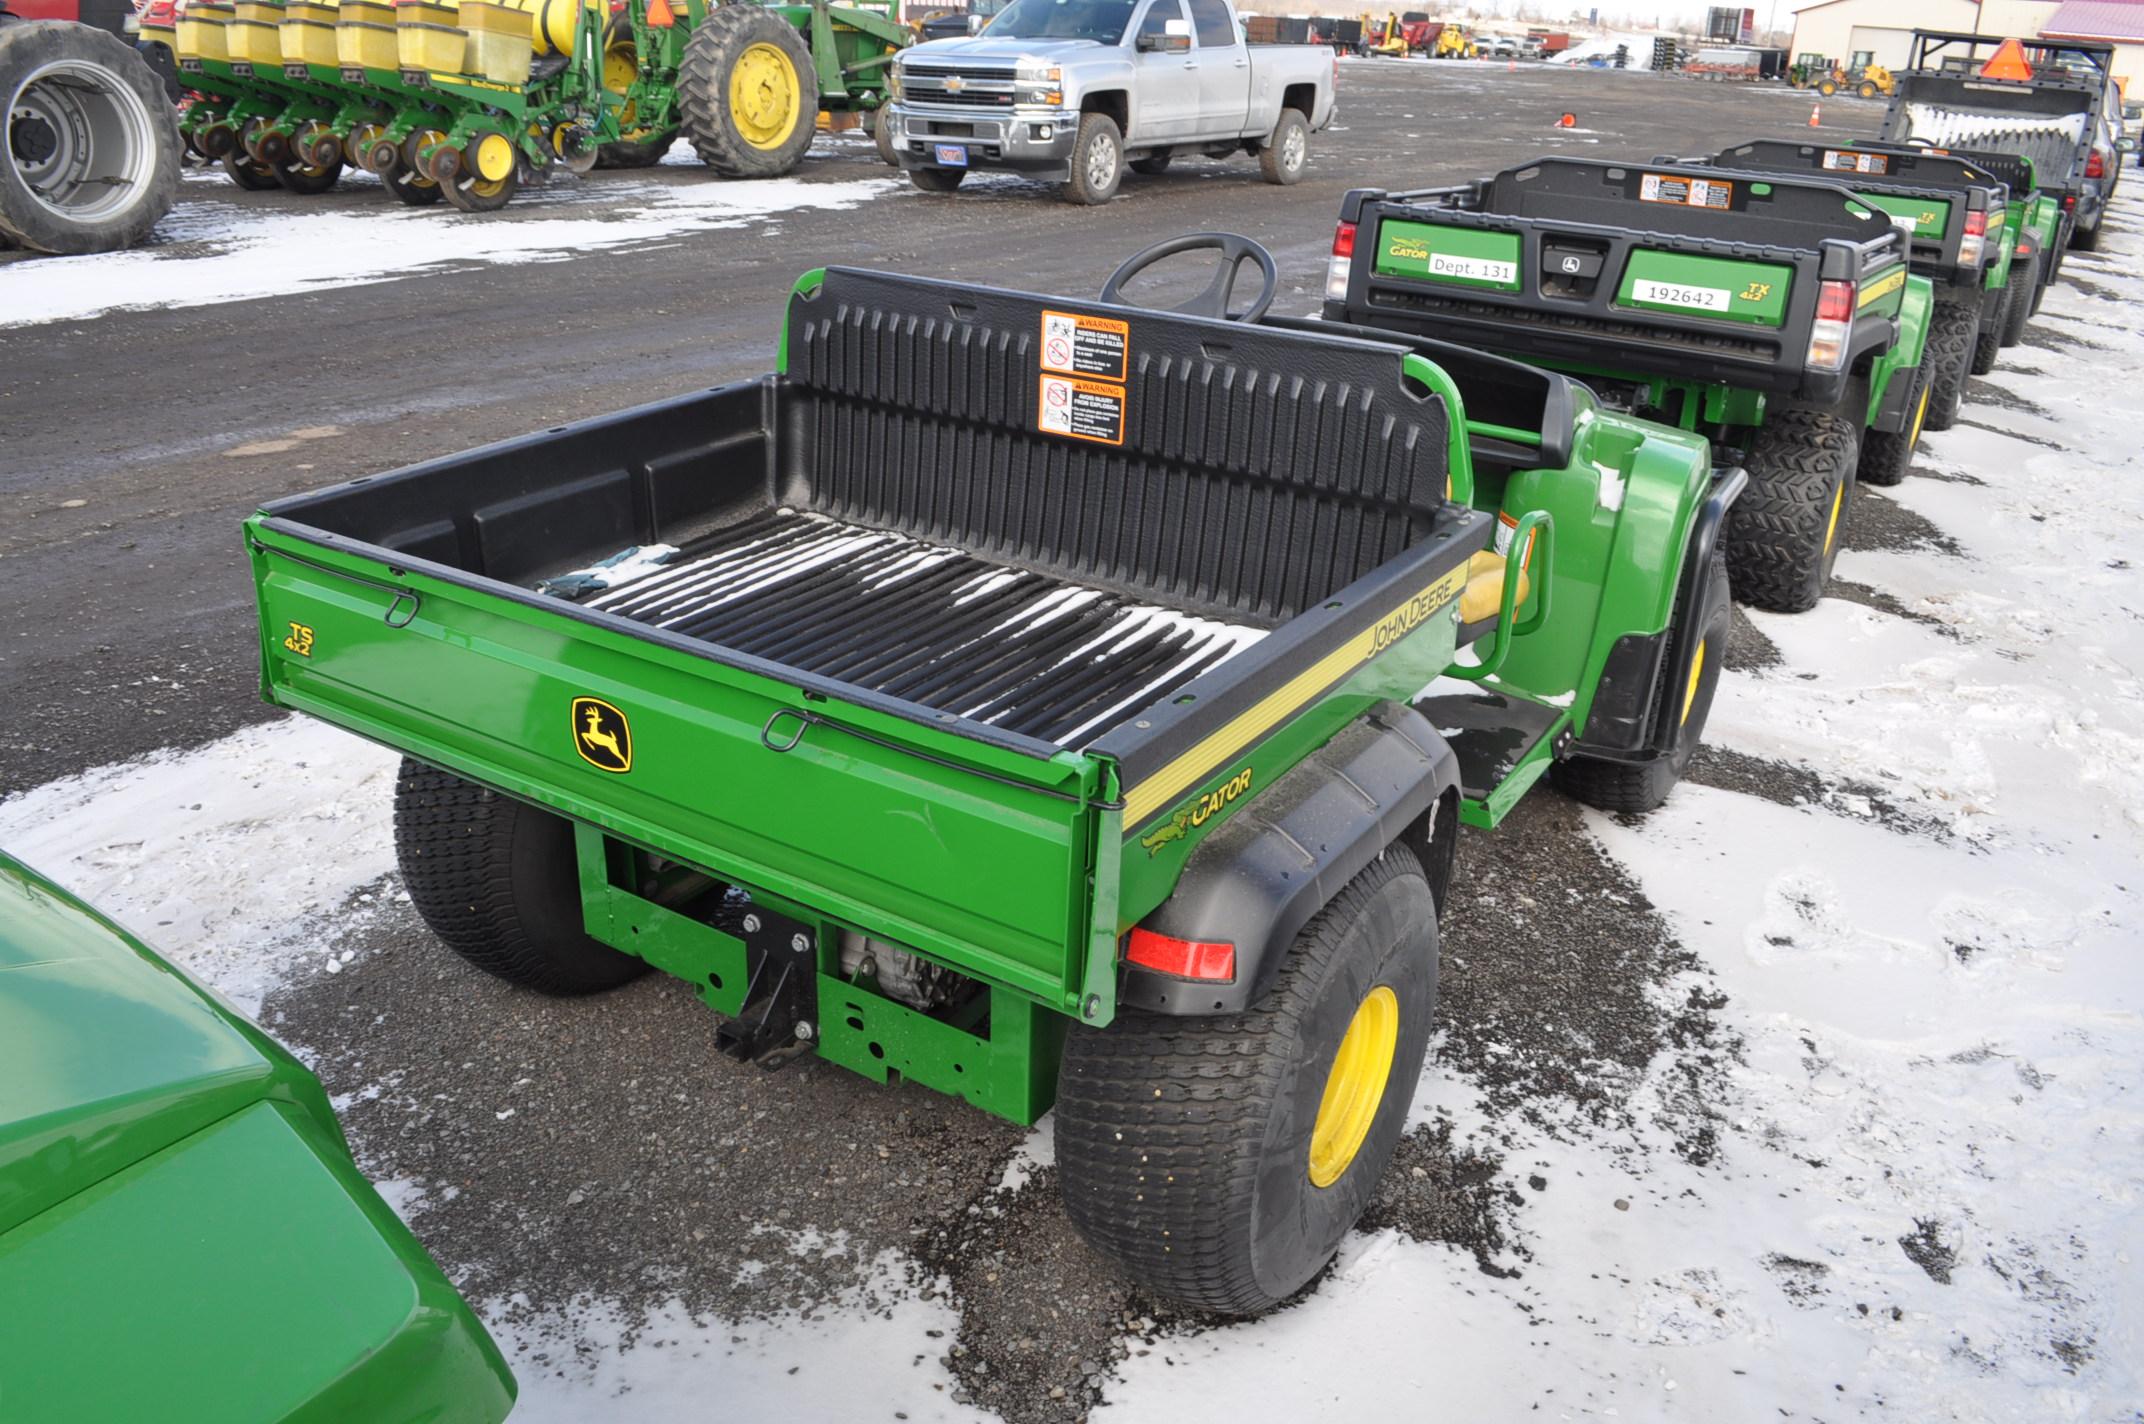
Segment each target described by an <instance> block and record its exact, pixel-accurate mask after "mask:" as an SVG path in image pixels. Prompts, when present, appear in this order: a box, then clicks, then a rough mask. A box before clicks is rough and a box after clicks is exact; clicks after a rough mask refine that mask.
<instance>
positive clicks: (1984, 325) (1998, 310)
mask: <svg viewBox="0 0 2144 1424" xmlns="http://www.w3.org/2000/svg"><path fill="white" fill-rule="evenodd" d="M2011 297H2012V289H2011V288H2010V287H2007V286H2005V287H2004V288H2003V289H2002V290H2001V291H1999V292H1997V293H1995V294H1994V296H1993V298H1992V299H1990V298H1988V297H1983V298H1982V299H1981V300H1982V301H1983V302H1985V303H1986V304H1987V305H1986V306H1985V307H1984V308H1983V310H1982V313H1981V322H1980V334H1979V335H1978V336H1976V337H1974V338H1973V364H1972V365H1971V366H1970V367H1968V368H1967V369H1969V370H1971V371H1972V373H1973V374H1974V375H1976V376H1985V375H1987V374H1988V372H1990V371H1992V370H1994V369H1995V363H1996V362H1997V361H1998V360H2000V359H2001V357H2002V351H2003V329H2004V328H2005V327H2007V326H2008V325H2009V324H2010V302H2011Z"/></svg>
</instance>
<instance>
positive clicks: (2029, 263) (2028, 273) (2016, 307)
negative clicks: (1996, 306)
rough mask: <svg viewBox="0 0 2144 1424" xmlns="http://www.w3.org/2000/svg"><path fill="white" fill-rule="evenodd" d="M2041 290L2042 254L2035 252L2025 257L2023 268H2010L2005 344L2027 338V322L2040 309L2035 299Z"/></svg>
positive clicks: (2005, 318)
mask: <svg viewBox="0 0 2144 1424" xmlns="http://www.w3.org/2000/svg"><path fill="white" fill-rule="evenodd" d="M2039 290H2040V254H2039V253H2037V252H2035V253H2033V254H2032V256H2030V257H2028V258H2026V259H2025V266H2024V268H2023V269H2022V270H2020V269H2019V268H2017V267H2016V266H2015V265H2013V266H2012V267H2011V269H2010V285H2009V286H2008V287H2007V288H2005V289H2004V291H2005V293H2006V295H2005V297H2004V300H2005V301H2006V302H2007V303H2008V305H2007V306H2005V307H2004V309H2003V345H2005V346H2015V345H2017V344H2018V343H2019V342H2020V341H2023V340H2024V339H2025V323H2026V322H2028V321H2030V320H2032V314H2033V312H2034V311H2036V310H2038V304H2037V302H2036V301H2035V300H2034V298H2035V297H2036V295H2037V294H2038V292H2039Z"/></svg>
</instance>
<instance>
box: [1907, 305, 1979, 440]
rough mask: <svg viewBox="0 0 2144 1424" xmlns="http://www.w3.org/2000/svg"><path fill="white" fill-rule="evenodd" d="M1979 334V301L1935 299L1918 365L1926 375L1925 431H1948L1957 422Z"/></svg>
mask: <svg viewBox="0 0 2144 1424" xmlns="http://www.w3.org/2000/svg"><path fill="white" fill-rule="evenodd" d="M1979 335H1980V302H1979V300H1978V299H1977V298H1976V299H1974V300H1972V301H1964V302H1960V301H1953V300H1951V299H1950V298H1948V297H1937V298H1936V302H1935V306H1934V307H1933V308H1931V309H1930V311H1929V313H1928V347H1927V349H1926V350H1924V351H1923V352H1921V366H1922V368H1923V369H1924V370H1926V371H1927V372H1928V382H1929V384H1928V428H1929V429H1930V430H1948V429H1950V428H1951V427H1952V426H1953V425H1956V424H1957V423H1958V408H1959V407H1960V406H1961V405H1963V404H1964V403H1965V373H1966V370H1967V368H1968V367H1970V366H1971V365H1972V364H1973V343H1974V342H1975V341H1976V340H1977V339H1978V338H1979Z"/></svg>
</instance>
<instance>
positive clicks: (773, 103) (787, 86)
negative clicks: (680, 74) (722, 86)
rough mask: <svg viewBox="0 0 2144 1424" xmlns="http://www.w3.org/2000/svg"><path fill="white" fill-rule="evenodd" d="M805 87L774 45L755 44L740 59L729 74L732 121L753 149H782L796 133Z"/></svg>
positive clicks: (792, 67) (793, 67)
mask: <svg viewBox="0 0 2144 1424" xmlns="http://www.w3.org/2000/svg"><path fill="white" fill-rule="evenodd" d="M803 107H804V86H803V85H801V84H799V83H798V82H797V70H796V66H795V65H794V64H791V63H790V62H789V56H788V55H787V54H785V53H783V52H782V51H781V50H780V49H778V48H776V47H775V46H773V45H771V44H756V45H752V46H751V47H749V48H748V49H746V50H745V52H744V53H743V54H740V55H738V56H737V65H736V67H735V68H734V69H732V70H731V71H730V118H731V120H732V121H733V122H734V123H735V124H736V125H737V132H738V133H739V134H740V135H741V136H742V137H743V138H744V141H745V142H746V143H748V144H750V145H752V147H754V148H760V149H769V148H780V147H781V146H782V145H783V144H784V143H786V142H788V141H789V136H790V135H791V134H793V133H795V132H796V128H797V119H798V118H799V116H800V115H799V111H800V110H801V109H802V108H803Z"/></svg>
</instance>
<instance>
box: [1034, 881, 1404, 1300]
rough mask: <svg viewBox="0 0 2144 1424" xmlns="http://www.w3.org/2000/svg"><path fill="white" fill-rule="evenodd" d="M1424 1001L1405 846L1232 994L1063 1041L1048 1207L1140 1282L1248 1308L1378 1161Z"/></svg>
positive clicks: (1396, 1134) (1340, 1232)
mask: <svg viewBox="0 0 2144 1424" xmlns="http://www.w3.org/2000/svg"><path fill="white" fill-rule="evenodd" d="M1436 1004H1437V913H1436V905H1435V902H1434V899H1433V897H1432V895H1431V892H1430V886H1429V881H1428V879H1427V877H1426V876H1424V874H1423V872H1422V866H1421V862H1420V861H1419V860H1417V859H1416V858H1415V855H1414V853H1413V852H1412V851H1410V850H1408V849H1406V848H1405V847H1403V846H1397V845H1395V846H1392V847H1389V848H1387V850H1386V851H1385V853H1384V855H1383V856H1381V857H1380V858H1379V859H1377V860H1376V861H1373V862H1372V863H1371V864H1370V865H1369V867H1368V868H1367V869H1365V870H1364V871H1363V872H1362V873H1361V874H1359V875H1357V876H1356V877H1355V878H1354V879H1353V880H1351V881H1349V882H1348V883H1347V884H1346V885H1345V886H1343V887H1342V888H1341V890H1340V892H1339V894H1337V895H1336V896H1334V897H1333V900H1332V901H1331V903H1329V904H1328V905H1326V907H1325V908H1324V909H1323V910H1320V911H1319V912H1318V913H1317V914H1316V915H1315V916H1313V917H1312V918H1311V920H1310V922H1309V923H1308V924H1307V925H1305V926H1304V927H1303V930H1302V932H1301V933H1300V934H1299V935H1297V936H1296V940H1295V943H1294V945H1293V946H1292V947H1291V948H1290V950H1289V952H1288V957H1287V960H1286V962H1285V963H1283V964H1282V966H1281V969H1280V973H1279V976H1278V978H1276V979H1275V980H1274V982H1273V985H1272V987H1270V988H1269V989H1267V990H1266V992H1265V993H1264V994H1263V995H1262V996H1260V998H1259V1000H1258V1002H1257V1003H1256V1004H1254V1005H1252V1006H1251V1007H1250V1008H1249V1009H1247V1010H1244V1011H1242V1012H1240V1013H1234V1014H1223V1015H1216V1016H1213V1017H1210V1018H1175V1017H1164V1016H1162V1015H1159V1014H1148V1013H1142V1012H1140V1011H1138V1010H1132V1009H1126V1010H1121V1011H1119V1013H1118V1015H1117V1018H1116V1021H1115V1022H1114V1023H1112V1024H1110V1025H1109V1027H1107V1028H1104V1029H1074V1030H1073V1031H1072V1033H1071V1035H1070V1036H1069V1037H1068V1038H1067V1039H1066V1041H1065V1051H1064V1064H1063V1071H1062V1072H1061V1074H1060V1075H1059V1082H1058V1097H1057V1162H1058V1170H1059V1173H1060V1176H1061V1180H1062V1187H1063V1192H1064V1200H1065V1210H1066V1212H1067V1214H1069V1215H1070V1217H1071V1218H1072V1224H1073V1225H1074V1226H1075V1227H1077V1228H1078V1230H1079V1233H1080V1235H1081V1236H1083V1237H1084V1238H1085V1239H1086V1240H1087V1241H1088V1243H1089V1244H1090V1245H1092V1246H1094V1247H1095V1249H1097V1250H1098V1251H1100V1252H1102V1253H1103V1254H1104V1255H1106V1256H1108V1257H1110V1258H1111V1259H1112V1260H1113V1261H1115V1262H1116V1263H1117V1264H1118V1265H1119V1266H1120V1267H1121V1268H1122V1269H1123V1270H1124V1271H1125V1272H1126V1274H1128V1275H1130V1276H1131V1277H1132V1278H1133V1279H1134V1280H1136V1281H1138V1282H1139V1283H1140V1284H1142V1285H1144V1286H1146V1287H1148V1288H1150V1289H1152V1290H1155V1291H1157V1292H1159V1293H1161V1294H1163V1295H1166V1296H1169V1297H1171V1298H1172V1299H1174V1300H1177V1301H1181V1302H1183V1303H1184V1304H1186V1305H1189V1306H1192V1307H1195V1308H1197V1309H1201V1310H1211V1311H1219V1312H1222V1313H1225V1314H1229V1315H1255V1314H1258V1313H1260V1312H1262V1311H1266V1310H1270V1309H1271V1308H1273V1307H1274V1306H1276V1305H1278V1304H1280V1303H1281V1302H1282V1301H1284V1300H1286V1299H1287V1298H1288V1297H1289V1296H1291V1295H1293V1294H1294V1293H1295V1292H1296V1291H1298V1290H1300V1289H1302V1288H1303V1286H1304V1285H1306V1284H1307V1283H1308V1282H1309V1281H1310V1279H1311V1277H1313V1276H1315V1275H1316V1274H1317V1273H1318V1272H1319V1271H1320V1270H1322V1269H1323V1268H1324V1266H1325V1263H1326V1262H1327V1261H1329V1260H1331V1259H1332V1256H1333V1253H1334V1252H1335V1251H1336V1250H1338V1249H1339V1246H1340V1241H1341V1238H1343V1237H1344V1236H1345V1235H1346V1234H1347V1232H1348V1231H1349V1229H1350V1228H1352V1227H1353V1226H1354V1224H1355V1222H1356V1221H1357V1219H1359V1218H1360V1217H1361V1215H1362V1212H1363V1209H1364V1208H1365V1207H1366V1206H1367V1205H1368V1204H1369V1201H1370V1194H1371V1192H1372V1191H1373V1190H1374V1189H1375V1188H1376V1185H1377V1179H1378V1177H1379V1176H1380V1175H1382V1173H1383V1172H1384V1169H1385V1167H1386V1165H1387V1164H1388V1163H1389V1162H1390V1161H1391V1158H1392V1153H1393V1149H1394V1148H1395V1147H1396V1146H1397V1145H1398V1143H1399V1138H1400V1133H1401V1130H1402V1129H1403V1128H1404V1127H1405V1125H1406V1118H1407V1110H1408V1108H1409V1106H1410V1105H1411V1104H1412V1102H1413V1100H1414V1093H1415V1085H1416V1083H1417V1081H1418V1079H1419V1078H1420V1076H1421V1070H1422V1057H1423V1053H1424V1050H1425V1049H1426V1048H1427V1046H1428V1043H1429V1032H1430V1021H1431V1018H1432V1016H1433V1015H1434V1013H1435V1010H1436Z"/></svg>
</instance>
